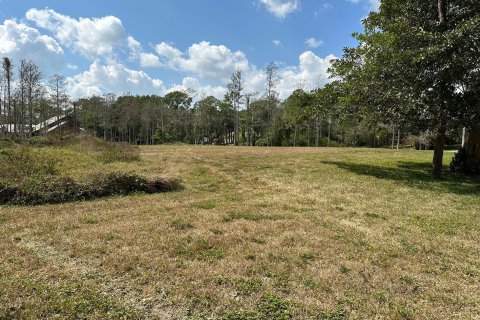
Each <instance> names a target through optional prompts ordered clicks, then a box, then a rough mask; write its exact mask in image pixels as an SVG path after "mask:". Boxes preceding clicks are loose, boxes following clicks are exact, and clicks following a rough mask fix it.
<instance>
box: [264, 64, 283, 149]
mask: <svg viewBox="0 0 480 320" xmlns="http://www.w3.org/2000/svg"><path fill="white" fill-rule="evenodd" d="M265 77H266V83H265V99H266V100H267V107H268V122H269V124H268V126H269V128H270V130H269V131H270V132H269V133H268V137H267V139H268V142H267V145H272V132H271V130H272V129H273V127H274V126H273V124H272V122H273V119H274V112H275V109H276V107H277V105H278V95H279V93H278V92H277V91H276V90H275V88H276V87H277V86H278V84H279V82H280V80H281V79H280V75H279V74H278V66H277V64H276V63H275V62H271V63H270V64H269V65H268V66H267V68H266V69H265Z"/></svg>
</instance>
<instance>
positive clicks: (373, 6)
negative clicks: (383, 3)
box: [368, 0, 380, 11]
mask: <svg viewBox="0 0 480 320" xmlns="http://www.w3.org/2000/svg"><path fill="white" fill-rule="evenodd" d="M368 3H369V4H370V10H373V11H378V9H379V8H380V0H368Z"/></svg>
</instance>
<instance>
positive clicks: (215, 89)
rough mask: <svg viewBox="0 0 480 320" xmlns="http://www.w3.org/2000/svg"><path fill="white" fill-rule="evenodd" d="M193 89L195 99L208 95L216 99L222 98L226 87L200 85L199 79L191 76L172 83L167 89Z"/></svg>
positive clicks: (169, 90)
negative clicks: (177, 82) (180, 81)
mask: <svg viewBox="0 0 480 320" xmlns="http://www.w3.org/2000/svg"><path fill="white" fill-rule="evenodd" d="M191 90H193V92H194V94H195V97H194V98H195V100H200V99H202V98H205V97H208V96H214V97H215V98H217V99H220V100H221V99H223V97H224V95H225V93H226V92H227V89H226V88H225V87H224V86H212V85H202V84H201V83H200V81H199V80H198V79H196V78H193V77H185V78H183V80H182V83H181V84H174V85H172V86H171V87H170V88H169V89H168V90H167V93H168V92H172V91H183V92H189V91H191Z"/></svg>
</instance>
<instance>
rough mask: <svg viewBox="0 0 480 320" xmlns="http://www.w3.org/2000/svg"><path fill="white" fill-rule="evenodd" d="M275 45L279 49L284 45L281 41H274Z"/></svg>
mask: <svg viewBox="0 0 480 320" xmlns="http://www.w3.org/2000/svg"><path fill="white" fill-rule="evenodd" d="M272 42H273V44H274V45H276V46H277V47H279V46H281V45H282V41H280V40H272Z"/></svg>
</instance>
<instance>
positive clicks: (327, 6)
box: [313, 2, 335, 18]
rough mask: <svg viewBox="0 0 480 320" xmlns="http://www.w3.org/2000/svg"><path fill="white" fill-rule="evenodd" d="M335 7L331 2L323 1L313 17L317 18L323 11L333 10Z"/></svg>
mask: <svg viewBox="0 0 480 320" xmlns="http://www.w3.org/2000/svg"><path fill="white" fill-rule="evenodd" d="M334 8H335V7H334V6H333V4H331V3H330V2H325V3H323V4H322V5H321V6H320V8H319V9H318V10H315V12H314V13H313V17H314V18H317V17H318V16H319V15H320V14H321V13H322V12H326V11H330V10H333V9H334Z"/></svg>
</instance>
